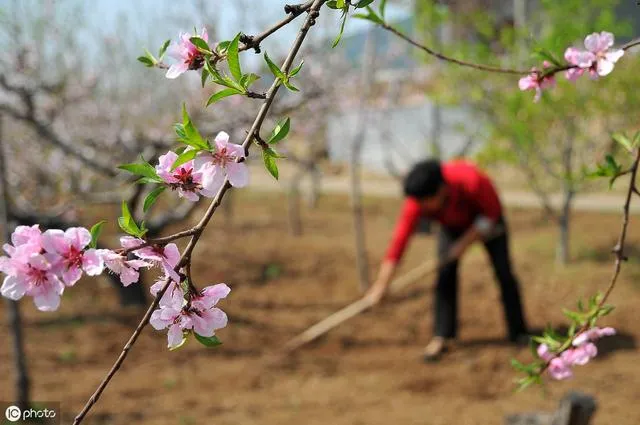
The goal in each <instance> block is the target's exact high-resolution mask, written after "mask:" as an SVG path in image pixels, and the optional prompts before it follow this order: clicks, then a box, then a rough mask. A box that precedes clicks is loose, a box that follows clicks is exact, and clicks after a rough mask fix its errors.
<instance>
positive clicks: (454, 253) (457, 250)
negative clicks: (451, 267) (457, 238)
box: [447, 242, 467, 261]
mask: <svg viewBox="0 0 640 425" xmlns="http://www.w3.org/2000/svg"><path fill="white" fill-rule="evenodd" d="M466 248H467V244H464V243H461V242H457V243H455V244H453V246H452V247H451V248H449V253H448V255H447V260H449V261H454V260H457V259H459V258H460V257H462V254H464V251H465V250H466Z"/></svg>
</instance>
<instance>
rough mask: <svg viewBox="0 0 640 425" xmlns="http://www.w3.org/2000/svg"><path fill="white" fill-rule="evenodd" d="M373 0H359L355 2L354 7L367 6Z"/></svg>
mask: <svg viewBox="0 0 640 425" xmlns="http://www.w3.org/2000/svg"><path fill="white" fill-rule="evenodd" d="M374 1H375V0H360V1H359V2H358V3H356V9H359V8H361V7H366V6H369V5H370V4H371V3H373V2H374Z"/></svg>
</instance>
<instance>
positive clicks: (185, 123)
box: [175, 103, 208, 149]
mask: <svg viewBox="0 0 640 425" xmlns="http://www.w3.org/2000/svg"><path fill="white" fill-rule="evenodd" d="M175 127H176V134H178V137H180V141H181V142H182V143H185V144H187V145H189V146H193V147H194V148H198V149H207V148H208V145H207V142H206V141H205V140H204V139H203V138H202V136H201V135H200V132H198V129H197V128H196V127H195V126H194V125H193V123H192V122H191V118H189V114H188V113H187V108H186V105H185V104H184V103H183V104H182V129H180V128H179V127H178V126H177V125H176V126H175Z"/></svg>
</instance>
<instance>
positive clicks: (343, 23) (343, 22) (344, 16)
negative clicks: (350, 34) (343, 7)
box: [331, 12, 347, 48]
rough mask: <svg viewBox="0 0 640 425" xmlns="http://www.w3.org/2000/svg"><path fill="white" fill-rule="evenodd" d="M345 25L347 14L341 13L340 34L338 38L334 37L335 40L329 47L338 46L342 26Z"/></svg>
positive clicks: (342, 29) (342, 30)
mask: <svg viewBox="0 0 640 425" xmlns="http://www.w3.org/2000/svg"><path fill="white" fill-rule="evenodd" d="M346 23H347V12H343V13H342V24H340V32H339V33H338V36H337V37H336V39H335V40H333V44H332V45H331V47H332V48H333V47H336V46H337V45H338V43H340V39H341V38H342V33H344V26H345V24H346Z"/></svg>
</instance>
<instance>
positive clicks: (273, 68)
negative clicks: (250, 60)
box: [264, 52, 287, 81]
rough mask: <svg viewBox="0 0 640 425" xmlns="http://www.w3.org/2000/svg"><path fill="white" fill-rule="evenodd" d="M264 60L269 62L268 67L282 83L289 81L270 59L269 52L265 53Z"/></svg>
mask: <svg viewBox="0 0 640 425" xmlns="http://www.w3.org/2000/svg"><path fill="white" fill-rule="evenodd" d="M264 60H265V61H267V65H268V66H269V69H270V70H271V73H272V74H273V75H274V76H275V77H276V78H277V79H279V80H280V81H284V80H286V79H287V76H286V75H285V74H284V72H282V71H281V70H280V67H279V66H278V65H276V64H275V63H273V61H272V60H271V59H270V58H269V55H268V54H267V52H264Z"/></svg>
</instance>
